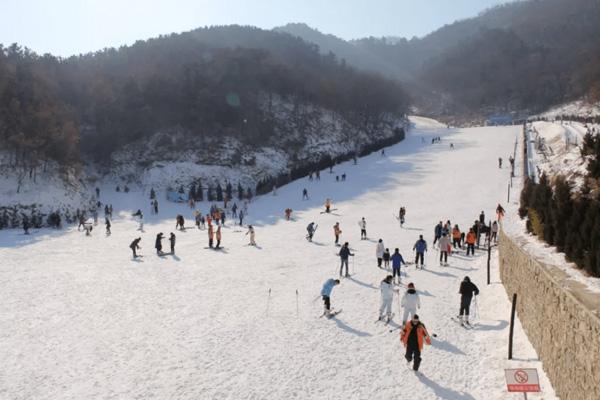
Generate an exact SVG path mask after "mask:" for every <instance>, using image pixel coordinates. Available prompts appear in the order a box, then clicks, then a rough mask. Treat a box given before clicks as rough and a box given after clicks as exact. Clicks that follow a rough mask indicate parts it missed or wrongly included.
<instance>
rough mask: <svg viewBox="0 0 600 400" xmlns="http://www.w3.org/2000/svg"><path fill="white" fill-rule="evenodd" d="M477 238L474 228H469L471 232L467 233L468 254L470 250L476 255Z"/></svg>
mask: <svg viewBox="0 0 600 400" xmlns="http://www.w3.org/2000/svg"><path fill="white" fill-rule="evenodd" d="M476 240H477V238H476V237H475V232H474V231H473V228H471V229H469V233H467V240H466V241H467V255H469V251H470V252H471V255H472V256H474V255H475V241H476Z"/></svg>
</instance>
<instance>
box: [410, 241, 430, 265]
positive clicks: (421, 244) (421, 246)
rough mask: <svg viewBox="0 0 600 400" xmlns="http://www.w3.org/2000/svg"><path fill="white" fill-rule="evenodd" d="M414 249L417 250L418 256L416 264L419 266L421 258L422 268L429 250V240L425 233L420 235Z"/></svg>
mask: <svg viewBox="0 0 600 400" xmlns="http://www.w3.org/2000/svg"><path fill="white" fill-rule="evenodd" d="M413 250H414V251H416V253H417V257H416V258H415V266H416V267H417V268H419V259H421V269H423V264H424V261H423V260H424V258H425V257H424V255H425V252H426V251H427V242H426V241H425V239H423V235H419V240H417V241H416V242H415V245H414V246H413Z"/></svg>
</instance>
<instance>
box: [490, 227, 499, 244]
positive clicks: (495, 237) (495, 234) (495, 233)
mask: <svg viewBox="0 0 600 400" xmlns="http://www.w3.org/2000/svg"><path fill="white" fill-rule="evenodd" d="M491 232H492V236H491V237H490V245H491V244H492V240H493V241H494V244H496V243H498V222H496V221H494V222H492V228H491Z"/></svg>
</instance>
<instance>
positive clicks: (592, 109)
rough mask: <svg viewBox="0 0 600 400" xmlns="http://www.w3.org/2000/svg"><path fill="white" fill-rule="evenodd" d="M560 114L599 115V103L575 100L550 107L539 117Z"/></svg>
mask: <svg viewBox="0 0 600 400" xmlns="http://www.w3.org/2000/svg"><path fill="white" fill-rule="evenodd" d="M562 116H577V117H583V118H590V117H598V116H600V103H589V102H587V101H585V100H577V101H573V102H571V103H566V104H562V105H560V106H557V107H554V108H551V109H550V110H548V111H546V112H544V113H542V114H540V115H539V117H541V118H549V119H555V118H556V119H559V118H561V117H562Z"/></svg>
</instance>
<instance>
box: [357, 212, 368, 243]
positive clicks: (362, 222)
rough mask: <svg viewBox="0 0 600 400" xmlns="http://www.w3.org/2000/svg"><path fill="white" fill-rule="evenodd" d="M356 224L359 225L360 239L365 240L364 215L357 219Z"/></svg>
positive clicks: (365, 223)
mask: <svg viewBox="0 0 600 400" xmlns="http://www.w3.org/2000/svg"><path fill="white" fill-rule="evenodd" d="M358 226H359V227H360V240H367V221H365V217H362V219H361V220H360V221H358Z"/></svg>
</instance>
